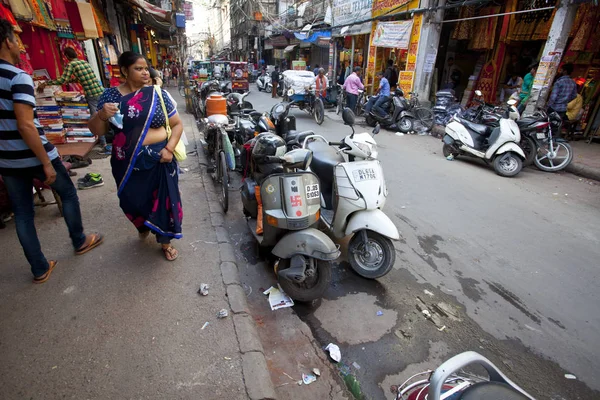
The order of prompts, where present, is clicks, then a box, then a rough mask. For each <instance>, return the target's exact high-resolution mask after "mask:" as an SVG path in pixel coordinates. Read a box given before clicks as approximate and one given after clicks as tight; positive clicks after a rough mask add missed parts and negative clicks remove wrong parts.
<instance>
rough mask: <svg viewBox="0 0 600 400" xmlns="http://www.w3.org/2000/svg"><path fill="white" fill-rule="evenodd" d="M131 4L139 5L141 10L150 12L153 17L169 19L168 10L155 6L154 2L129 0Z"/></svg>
mask: <svg viewBox="0 0 600 400" xmlns="http://www.w3.org/2000/svg"><path fill="white" fill-rule="evenodd" d="M130 1H131V2H132V3H133V4H135V5H136V6H138V7H140V8H141V9H142V10H144V11H145V12H147V13H148V14H152V15H153V16H155V17H158V18H160V19H163V20H170V15H169V14H170V12H169V11H167V10H163V9H162V8H160V7H157V6H155V5H154V4H150V3H148V2H147V1H144V0H130Z"/></svg>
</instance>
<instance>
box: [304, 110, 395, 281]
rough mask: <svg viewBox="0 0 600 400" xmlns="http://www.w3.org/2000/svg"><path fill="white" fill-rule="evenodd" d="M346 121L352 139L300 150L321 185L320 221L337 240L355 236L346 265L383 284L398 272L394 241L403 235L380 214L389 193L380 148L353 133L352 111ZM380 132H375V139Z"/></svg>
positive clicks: (314, 139)
mask: <svg viewBox="0 0 600 400" xmlns="http://www.w3.org/2000/svg"><path fill="white" fill-rule="evenodd" d="M342 118H343V120H344V124H345V125H349V126H350V128H352V134H351V135H348V136H346V137H345V138H344V139H343V140H342V141H341V142H338V143H334V142H328V141H327V140H325V138H324V137H323V136H319V135H313V136H309V137H307V138H306V139H305V140H304V144H303V146H302V147H303V148H305V149H307V150H311V151H312V153H313V159H312V162H311V163H310V170H311V171H312V172H314V173H315V174H317V176H318V177H319V180H320V181H321V207H322V208H321V221H322V222H323V224H324V225H325V227H326V228H327V230H328V231H329V233H330V234H331V235H333V236H334V237H336V238H337V239H341V238H344V237H346V236H348V235H352V238H351V239H350V242H349V244H348V261H349V262H350V265H351V266H352V269H354V271H355V272H356V273H357V274H359V275H360V276H362V277H364V278H369V279H375V278H380V277H382V276H384V275H386V274H387V273H388V272H390V270H391V269H392V267H393V266H394V262H395V261H396V251H395V249H394V244H393V242H392V240H398V239H400V234H399V233H398V229H397V228H396V226H395V225H394V223H393V222H392V221H391V220H390V218H389V217H388V216H387V215H386V214H385V213H384V212H383V211H382V209H383V206H384V204H385V200H386V198H387V195H388V190H387V187H386V184H385V179H384V176H383V169H382V167H381V164H380V163H379V161H378V160H377V144H376V143H375V140H374V139H373V138H372V137H371V135H370V134H369V133H367V132H363V133H355V131H354V126H353V125H354V123H355V117H354V113H353V112H352V111H351V110H350V109H349V108H345V109H344V111H343V112H342ZM378 132H379V127H378V126H377V127H376V128H375V130H374V132H373V133H374V134H377V133H378ZM332 146H335V147H336V148H334V147H332Z"/></svg>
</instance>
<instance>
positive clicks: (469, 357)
mask: <svg viewBox="0 0 600 400" xmlns="http://www.w3.org/2000/svg"><path fill="white" fill-rule="evenodd" d="M472 364H479V365H480V366H481V367H483V368H485V370H486V371H487V373H488V375H489V379H486V378H484V377H480V376H477V375H474V374H472V373H465V372H463V369H465V368H466V367H468V366H470V365H472ZM469 370H470V369H469ZM392 391H393V392H394V394H395V395H396V400H405V399H410V400H425V399H430V400H443V399H485V400H533V399H534V398H533V397H532V396H531V395H529V394H528V393H527V392H525V390H523V389H522V388H520V387H519V386H518V385H517V384H516V383H514V382H513V381H511V380H510V379H509V378H508V377H507V376H506V375H504V374H503V373H502V371H500V369H499V368H498V367H496V366H495V365H494V364H492V362H491V361H490V360H488V359H487V358H485V357H484V356H482V355H481V354H478V353H476V352H474V351H466V352H464V353H461V354H458V355H456V356H454V357H452V358H451V359H449V360H447V361H446V362H444V363H443V364H442V365H440V366H439V367H438V368H437V369H436V370H435V371H431V370H428V371H423V372H420V373H418V374H415V375H413V376H411V377H410V378H408V379H407V380H406V381H405V382H404V383H403V384H402V385H400V386H398V387H395V386H393V387H392Z"/></svg>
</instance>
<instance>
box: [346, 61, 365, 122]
mask: <svg viewBox="0 0 600 400" xmlns="http://www.w3.org/2000/svg"><path fill="white" fill-rule="evenodd" d="M361 71H362V68H360V67H355V68H354V72H352V73H351V74H350V75H349V76H348V78H346V81H345V82H344V86H343V88H344V90H345V91H346V99H347V101H346V104H347V106H348V108H350V109H351V110H352V112H354V113H356V103H357V102H358V91H359V89H360V90H364V89H365V86H364V85H363V83H362V82H361V81H360V73H361Z"/></svg>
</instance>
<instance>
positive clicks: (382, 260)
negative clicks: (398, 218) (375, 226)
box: [348, 230, 396, 279]
mask: <svg viewBox="0 0 600 400" xmlns="http://www.w3.org/2000/svg"><path fill="white" fill-rule="evenodd" d="M348 261H349V262H350V266H352V269H353V270H354V272H356V273H357V274H358V275H360V276H362V277H363V278H368V279H376V278H381V277H382V276H384V275H385V274H387V273H388V272H390V271H391V269H392V268H393V267H394V263H395V262H396V250H395V249H394V244H393V243H392V241H391V239H389V238H387V237H385V236H382V235H380V234H379V233H377V232H373V231H369V230H367V241H366V243H365V242H364V240H363V235H362V234H361V233H360V232H356V233H355V234H354V236H353V237H352V239H350V243H349V244H348Z"/></svg>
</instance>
